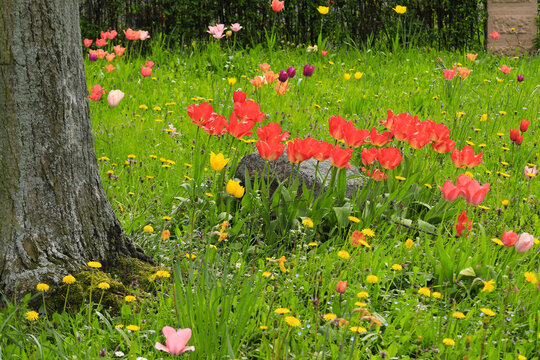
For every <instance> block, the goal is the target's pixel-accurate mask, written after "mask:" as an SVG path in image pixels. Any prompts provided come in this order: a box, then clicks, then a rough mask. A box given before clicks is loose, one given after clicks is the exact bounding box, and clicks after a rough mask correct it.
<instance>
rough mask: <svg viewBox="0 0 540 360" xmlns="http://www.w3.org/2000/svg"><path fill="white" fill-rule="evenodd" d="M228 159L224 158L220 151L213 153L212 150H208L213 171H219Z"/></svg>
mask: <svg viewBox="0 0 540 360" xmlns="http://www.w3.org/2000/svg"><path fill="white" fill-rule="evenodd" d="M229 160H230V159H225V156H223V154H222V153H219V154H217V155H216V154H215V153H214V152H213V151H212V152H210V167H211V168H212V170H214V171H221V170H223V168H224V167H225V165H227V163H228V162H229Z"/></svg>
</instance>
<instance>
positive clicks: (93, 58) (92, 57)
mask: <svg viewBox="0 0 540 360" xmlns="http://www.w3.org/2000/svg"><path fill="white" fill-rule="evenodd" d="M88 59H90V61H96V60H97V55H96V54H88Z"/></svg>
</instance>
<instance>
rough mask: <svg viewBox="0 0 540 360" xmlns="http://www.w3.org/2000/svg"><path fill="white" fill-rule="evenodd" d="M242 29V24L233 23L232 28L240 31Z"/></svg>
mask: <svg viewBox="0 0 540 360" xmlns="http://www.w3.org/2000/svg"><path fill="white" fill-rule="evenodd" d="M240 29H242V26H240V24H239V23H234V24H231V30H232V31H234V32H236V31H240Z"/></svg>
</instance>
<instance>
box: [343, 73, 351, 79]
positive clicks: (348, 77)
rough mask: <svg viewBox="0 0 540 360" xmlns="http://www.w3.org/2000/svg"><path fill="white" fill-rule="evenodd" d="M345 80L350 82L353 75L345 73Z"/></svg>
mask: <svg viewBox="0 0 540 360" xmlns="http://www.w3.org/2000/svg"><path fill="white" fill-rule="evenodd" d="M343 78H344V79H345V80H350V78H351V74H349V73H345V74H343Z"/></svg>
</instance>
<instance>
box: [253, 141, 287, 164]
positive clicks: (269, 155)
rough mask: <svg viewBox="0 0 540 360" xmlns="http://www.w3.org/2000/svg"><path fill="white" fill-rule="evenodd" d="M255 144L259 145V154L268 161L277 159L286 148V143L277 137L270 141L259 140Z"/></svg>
mask: <svg viewBox="0 0 540 360" xmlns="http://www.w3.org/2000/svg"><path fill="white" fill-rule="evenodd" d="M255 146H257V150H259V155H261V157H262V158H263V159H266V160H268V161H274V160H276V159H277V158H279V157H280V156H281V154H283V151H284V150H285V144H282V143H280V142H279V141H277V139H275V138H273V139H270V140H268V141H262V140H259V141H257V143H256V144H255Z"/></svg>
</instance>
